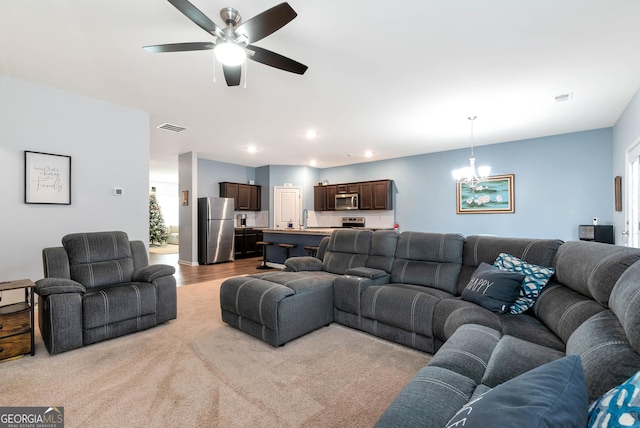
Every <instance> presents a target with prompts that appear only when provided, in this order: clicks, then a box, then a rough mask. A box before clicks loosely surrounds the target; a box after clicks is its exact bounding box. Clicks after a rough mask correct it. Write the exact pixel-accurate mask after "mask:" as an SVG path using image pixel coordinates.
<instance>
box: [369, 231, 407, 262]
mask: <svg viewBox="0 0 640 428" xmlns="http://www.w3.org/2000/svg"><path fill="white" fill-rule="evenodd" d="M399 236H400V235H398V232H396V231H394V230H377V231H375V232H373V236H372V237H371V252H370V253H369V259H368V260H367V265H366V267H368V268H372V269H380V270H383V271H385V272H387V273H391V267H392V266H393V259H394V257H395V255H396V247H397V246H398V237H399Z"/></svg>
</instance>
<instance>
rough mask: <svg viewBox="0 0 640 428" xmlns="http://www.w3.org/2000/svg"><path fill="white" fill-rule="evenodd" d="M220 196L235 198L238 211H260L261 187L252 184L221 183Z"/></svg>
mask: <svg viewBox="0 0 640 428" xmlns="http://www.w3.org/2000/svg"><path fill="white" fill-rule="evenodd" d="M220 197H221V198H233V202H234V205H235V210H236V211H260V209H261V201H260V200H261V188H260V186H255V185H252V184H242V183H229V182H226V181H223V182H221V183H220Z"/></svg>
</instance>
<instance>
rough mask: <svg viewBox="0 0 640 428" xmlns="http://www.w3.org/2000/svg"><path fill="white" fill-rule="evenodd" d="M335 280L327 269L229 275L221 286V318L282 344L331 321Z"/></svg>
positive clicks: (259, 337)
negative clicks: (322, 270)
mask: <svg viewBox="0 0 640 428" xmlns="http://www.w3.org/2000/svg"><path fill="white" fill-rule="evenodd" d="M303 273H304V275H300V274H303ZM334 279H335V275H333V274H330V273H327V272H317V273H314V275H310V273H309V272H273V273H267V274H262V275H255V276H244V277H235V278H229V279H227V280H225V281H224V282H223V283H222V285H221V286H220V307H221V309H222V320H223V321H224V322H226V323H227V324H229V325H231V326H233V327H235V328H237V329H239V330H242V331H244V332H245V333H248V334H250V335H252V336H254V337H257V338H258V339H261V340H263V341H264V342H267V343H268V344H270V345H272V346H281V345H284V344H285V343H287V342H289V341H291V340H293V339H295V338H297V337H300V336H302V335H305V334H307V333H309V332H311V331H313V330H316V329H318V328H320V327H323V326H325V325H328V324H330V323H332V322H333V280H334Z"/></svg>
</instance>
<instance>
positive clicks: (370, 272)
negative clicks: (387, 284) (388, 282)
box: [345, 267, 391, 279]
mask: <svg viewBox="0 0 640 428" xmlns="http://www.w3.org/2000/svg"><path fill="white" fill-rule="evenodd" d="M345 275H354V276H360V277H362V278H368V279H378V278H382V277H384V276H388V277H389V278H391V275H389V274H388V273H387V272H385V271H383V270H382V269H374V268H368V267H355V268H349V269H347V271H346V272H345Z"/></svg>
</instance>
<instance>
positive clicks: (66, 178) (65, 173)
mask: <svg viewBox="0 0 640 428" xmlns="http://www.w3.org/2000/svg"><path fill="white" fill-rule="evenodd" d="M24 202H25V203H26V204H58V205H71V156H66V155H55V154H51V153H40V152H31V151H26V150H25V152H24Z"/></svg>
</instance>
